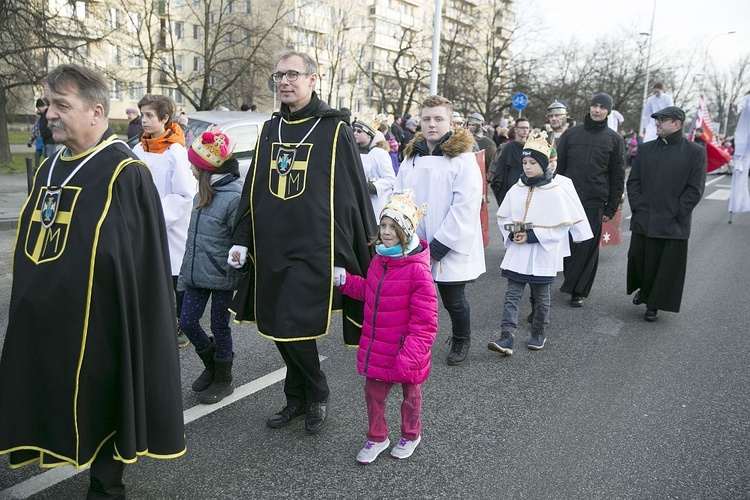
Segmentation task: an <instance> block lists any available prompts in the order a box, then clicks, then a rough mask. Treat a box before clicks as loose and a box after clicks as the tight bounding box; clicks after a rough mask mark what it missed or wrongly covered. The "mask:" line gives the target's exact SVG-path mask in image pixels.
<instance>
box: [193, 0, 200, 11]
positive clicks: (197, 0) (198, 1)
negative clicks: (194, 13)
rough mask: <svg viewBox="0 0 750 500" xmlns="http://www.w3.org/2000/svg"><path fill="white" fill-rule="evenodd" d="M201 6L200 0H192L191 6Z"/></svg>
mask: <svg viewBox="0 0 750 500" xmlns="http://www.w3.org/2000/svg"><path fill="white" fill-rule="evenodd" d="M200 6H201V0H193V7H195V8H196V9H197V8H198V7H200Z"/></svg>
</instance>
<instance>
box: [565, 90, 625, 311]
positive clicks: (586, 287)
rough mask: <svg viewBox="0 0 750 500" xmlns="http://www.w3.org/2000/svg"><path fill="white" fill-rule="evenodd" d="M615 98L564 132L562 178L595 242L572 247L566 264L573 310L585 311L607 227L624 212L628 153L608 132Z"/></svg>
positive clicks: (601, 99) (599, 99) (597, 102)
mask: <svg viewBox="0 0 750 500" xmlns="http://www.w3.org/2000/svg"><path fill="white" fill-rule="evenodd" d="M612 104H613V103H612V98H611V97H610V96H609V95H607V94H604V93H601V94H596V95H595V96H594V97H593V98H592V99H591V105H590V106H589V113H588V114H587V115H586V118H585V119H584V123H583V125H577V126H575V127H573V128H569V129H568V130H566V131H565V132H563V134H562V136H561V137H560V142H559V143H558V147H557V155H558V160H557V162H558V163H557V172H558V173H560V174H562V175H564V176H566V177H569V178H570V179H571V180H572V181H573V185H574V186H575V188H576V192H577V193H578V197H579V198H580V199H581V203H582V204H583V209H584V211H585V212H586V218H587V219H588V221H589V225H590V226H591V231H592V232H593V233H594V238H593V239H590V240H586V241H583V242H581V243H573V242H571V244H570V257H566V258H565V264H564V270H563V274H564V276H565V281H564V282H563V285H562V287H560V291H561V292H563V293H569V294H570V306H571V307H582V306H583V298H584V297H588V295H589V292H590V291H591V285H593V283H594V278H595V277H596V268H597V265H598V263H599V239H600V238H601V234H602V223H603V222H609V221H610V220H611V219H612V217H614V215H615V213H616V212H617V210H618V208H619V206H620V200H621V198H622V192H623V190H624V187H625V186H624V183H625V150H624V146H623V141H622V137H620V134H618V133H617V132H615V131H614V130H612V129H611V128H609V127H607V116H608V115H609V114H610V113H611V112H612Z"/></svg>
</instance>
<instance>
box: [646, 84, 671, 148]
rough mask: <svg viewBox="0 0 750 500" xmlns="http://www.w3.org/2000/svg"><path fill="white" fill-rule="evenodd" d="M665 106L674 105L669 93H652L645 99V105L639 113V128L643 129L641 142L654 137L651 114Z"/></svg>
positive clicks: (654, 131) (654, 124) (654, 127)
mask: <svg viewBox="0 0 750 500" xmlns="http://www.w3.org/2000/svg"><path fill="white" fill-rule="evenodd" d="M667 106H674V100H673V99H672V96H671V95H669V94H662V95H660V96H658V97H657V96H656V95H652V96H651V97H649V98H648V99H646V106H644V107H643V114H642V115H641V130H645V131H646V132H645V134H644V137H643V142H648V141H653V140H654V139H656V123H654V119H653V118H651V115H653V114H654V113H656V112H657V111H661V110H662V109H664V108H666V107H667Z"/></svg>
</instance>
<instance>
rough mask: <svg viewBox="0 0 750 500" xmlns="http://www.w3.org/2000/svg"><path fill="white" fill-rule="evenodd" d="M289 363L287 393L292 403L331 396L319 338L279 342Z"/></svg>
mask: <svg viewBox="0 0 750 500" xmlns="http://www.w3.org/2000/svg"><path fill="white" fill-rule="evenodd" d="M276 348H277V349H278V350H279V353H280V354H281V357H282V358H283V359H284V363H286V379H285V380H284V394H286V404H287V405H289V406H307V405H308V404H310V403H316V402H319V401H326V400H327V399H328V394H329V393H330V391H329V390H328V381H327V380H326V374H325V373H323V370H321V368H320V359H319V358H318V344H317V342H316V341H315V340H295V341H293V342H276Z"/></svg>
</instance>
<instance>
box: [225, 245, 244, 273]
mask: <svg viewBox="0 0 750 500" xmlns="http://www.w3.org/2000/svg"><path fill="white" fill-rule="evenodd" d="M246 261H247V247H243V246H242V245H233V246H232V248H230V249H229V255H228V256H227V264H229V265H230V266H232V267H233V268H235V269H241V268H242V266H244V265H245V262H246Z"/></svg>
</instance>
